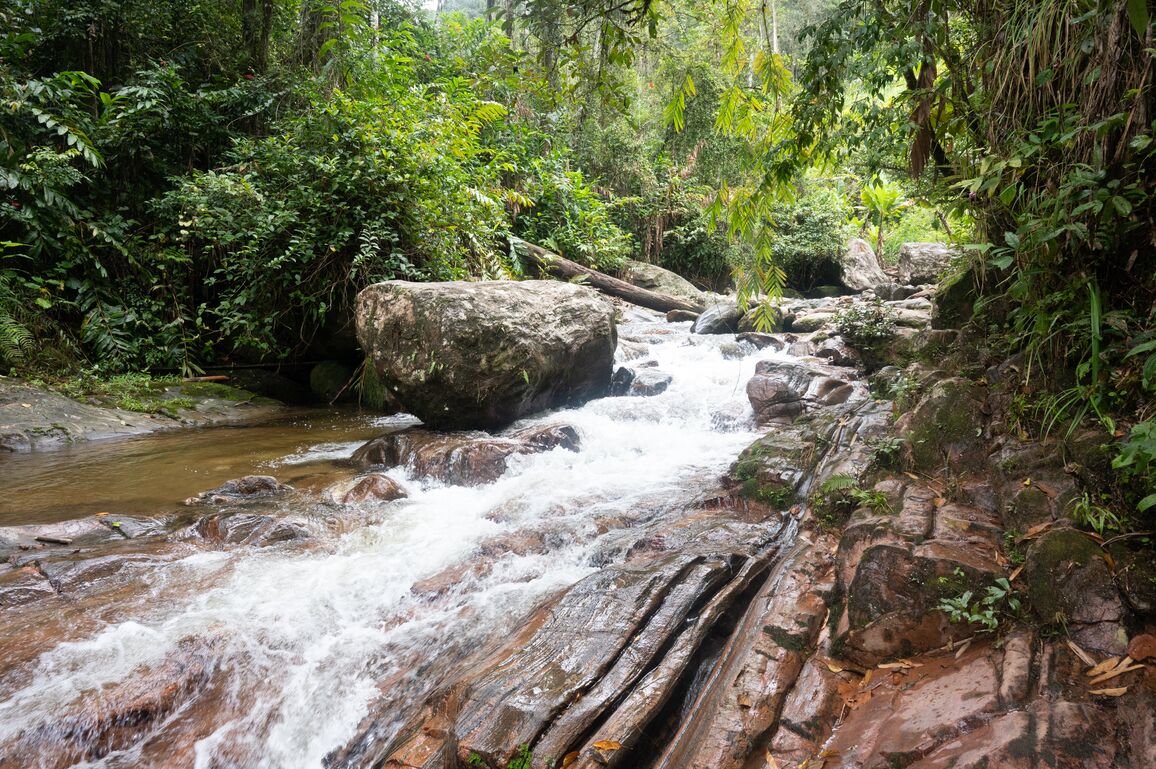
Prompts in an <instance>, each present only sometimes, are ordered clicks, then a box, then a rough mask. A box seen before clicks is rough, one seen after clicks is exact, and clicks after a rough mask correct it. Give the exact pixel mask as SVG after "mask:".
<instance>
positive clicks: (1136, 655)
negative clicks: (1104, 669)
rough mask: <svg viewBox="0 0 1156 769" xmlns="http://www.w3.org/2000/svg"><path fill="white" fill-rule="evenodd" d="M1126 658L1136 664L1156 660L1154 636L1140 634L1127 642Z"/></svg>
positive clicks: (1155, 638) (1155, 637)
mask: <svg viewBox="0 0 1156 769" xmlns="http://www.w3.org/2000/svg"><path fill="white" fill-rule="evenodd" d="M1128 656H1129V657H1131V658H1132V659H1134V660H1136V661H1137V662H1143V661H1144V660H1150V659H1156V636H1154V635H1151V634H1150V633H1141V634H1140V635H1137V636H1132V640H1130V641H1129V642H1128Z"/></svg>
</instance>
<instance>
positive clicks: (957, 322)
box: [931, 268, 979, 329]
mask: <svg viewBox="0 0 1156 769" xmlns="http://www.w3.org/2000/svg"><path fill="white" fill-rule="evenodd" d="M978 297H979V292H978V291H977V289H976V287H975V272H974V270H972V269H970V268H969V269H967V270H964V271H963V272H957V273H955V274H954V275H949V276H948V277H946V278H944V279H943V280H942V281H940V283H939V286H938V287H937V288H936V289H935V303H934V304H933V306H932V308H931V327H932V328H933V329H948V328H960V327H961V326H963V325H964V324H965V323H967V322H968V321H969V320H971V318H972V315H974V314H975V300H976V299H977V298H978Z"/></svg>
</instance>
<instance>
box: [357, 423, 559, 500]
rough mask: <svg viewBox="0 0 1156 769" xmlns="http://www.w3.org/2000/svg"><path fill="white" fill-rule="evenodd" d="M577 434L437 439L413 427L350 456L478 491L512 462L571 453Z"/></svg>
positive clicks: (549, 429) (538, 431) (529, 432)
mask: <svg viewBox="0 0 1156 769" xmlns="http://www.w3.org/2000/svg"><path fill="white" fill-rule="evenodd" d="M578 444H579V438H578V431H577V430H575V429H574V428H573V427H570V426H568V425H547V426H545V427H530V428H523V429H521V430H515V431H512V432H508V433H505V434H503V435H489V434H486V433H476V432H475V433H437V432H432V431H430V430H423V429H421V428H416V427H411V428H408V429H405V430H399V431H397V432H393V433H389V434H387V435H383V436H381V437H380V438H374V439H373V440H372V441H370V442H368V443H366V444H365V445H364V446H362V447H361V448H359V449H358V450H357V451H356V452H354V454H353V463H354V465H356V466H358V467H360V468H363V469H369V468H372V467H387V468H389V467H398V466H405V467H409V468H411V469H412V471H413V473H414V475H416V476H417V477H419V478H429V479H432V480H437V481H441V482H443V483H452V484H457V485H463V486H476V485H479V484H483V483H490V482H492V481H495V480H497V479H498V478H499V477H501V475H502V474H503V473H504V472H506V463H507V461H508V460H509V458H510V457H513V456H517V455H521V454H536V453H539V452H542V451H549V450H551V449H554V448H564V449H569V450H571V451H575V450H577V448H578Z"/></svg>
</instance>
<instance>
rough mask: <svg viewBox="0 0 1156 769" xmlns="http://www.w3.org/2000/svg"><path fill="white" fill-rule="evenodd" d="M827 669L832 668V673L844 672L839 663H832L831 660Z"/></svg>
mask: <svg viewBox="0 0 1156 769" xmlns="http://www.w3.org/2000/svg"><path fill="white" fill-rule="evenodd" d="M827 670H830V671H831V672H832V673H842V672H843V668H841V667H839V666H838V665H835V664H832V663H830V662H828V663H827Z"/></svg>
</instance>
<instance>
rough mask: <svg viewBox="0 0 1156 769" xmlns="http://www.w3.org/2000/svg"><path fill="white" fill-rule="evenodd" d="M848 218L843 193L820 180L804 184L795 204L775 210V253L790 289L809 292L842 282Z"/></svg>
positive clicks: (773, 210) (848, 210)
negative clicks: (820, 286)
mask: <svg viewBox="0 0 1156 769" xmlns="http://www.w3.org/2000/svg"><path fill="white" fill-rule="evenodd" d="M849 215H850V208H849V207H848V205H847V202H846V200H845V199H844V197H843V196H842V194H840V193H839V192H838V191H837V190H836V189H834V188H833V187H832V186H831V185H830V184H829V183H824V182H823V181H822V180H817V179H816V180H807V181H806V182H804V184H803V193H802V194H801V195H800V196H799V197H798V198H797V199H796V200H795V201H794V202H791V203H781V204H778V205H776V206H774V207H773V208H772V210H771V221H772V222H773V228H772V232H773V234H772V245H771V248H772V253H773V255H774V260H775V263H776V264H777V265H778V266H779V267H781V268H782V269H783V271H784V272H785V273H786V275H787V284H788V285H789V286H791V287H792V288H795V289H799V290H801V291H806V290H808V289H811V288H814V287H815V286H818V285H830V284H835V283H838V282H839V276H840V275H841V274H842V272H841V267H840V259H841V258H842V255H843V251H844V249H845V248H846V247H847V239H848V237H849V236H850V234H851V233H850V228H849V226H848V224H847V221H848V216H849Z"/></svg>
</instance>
